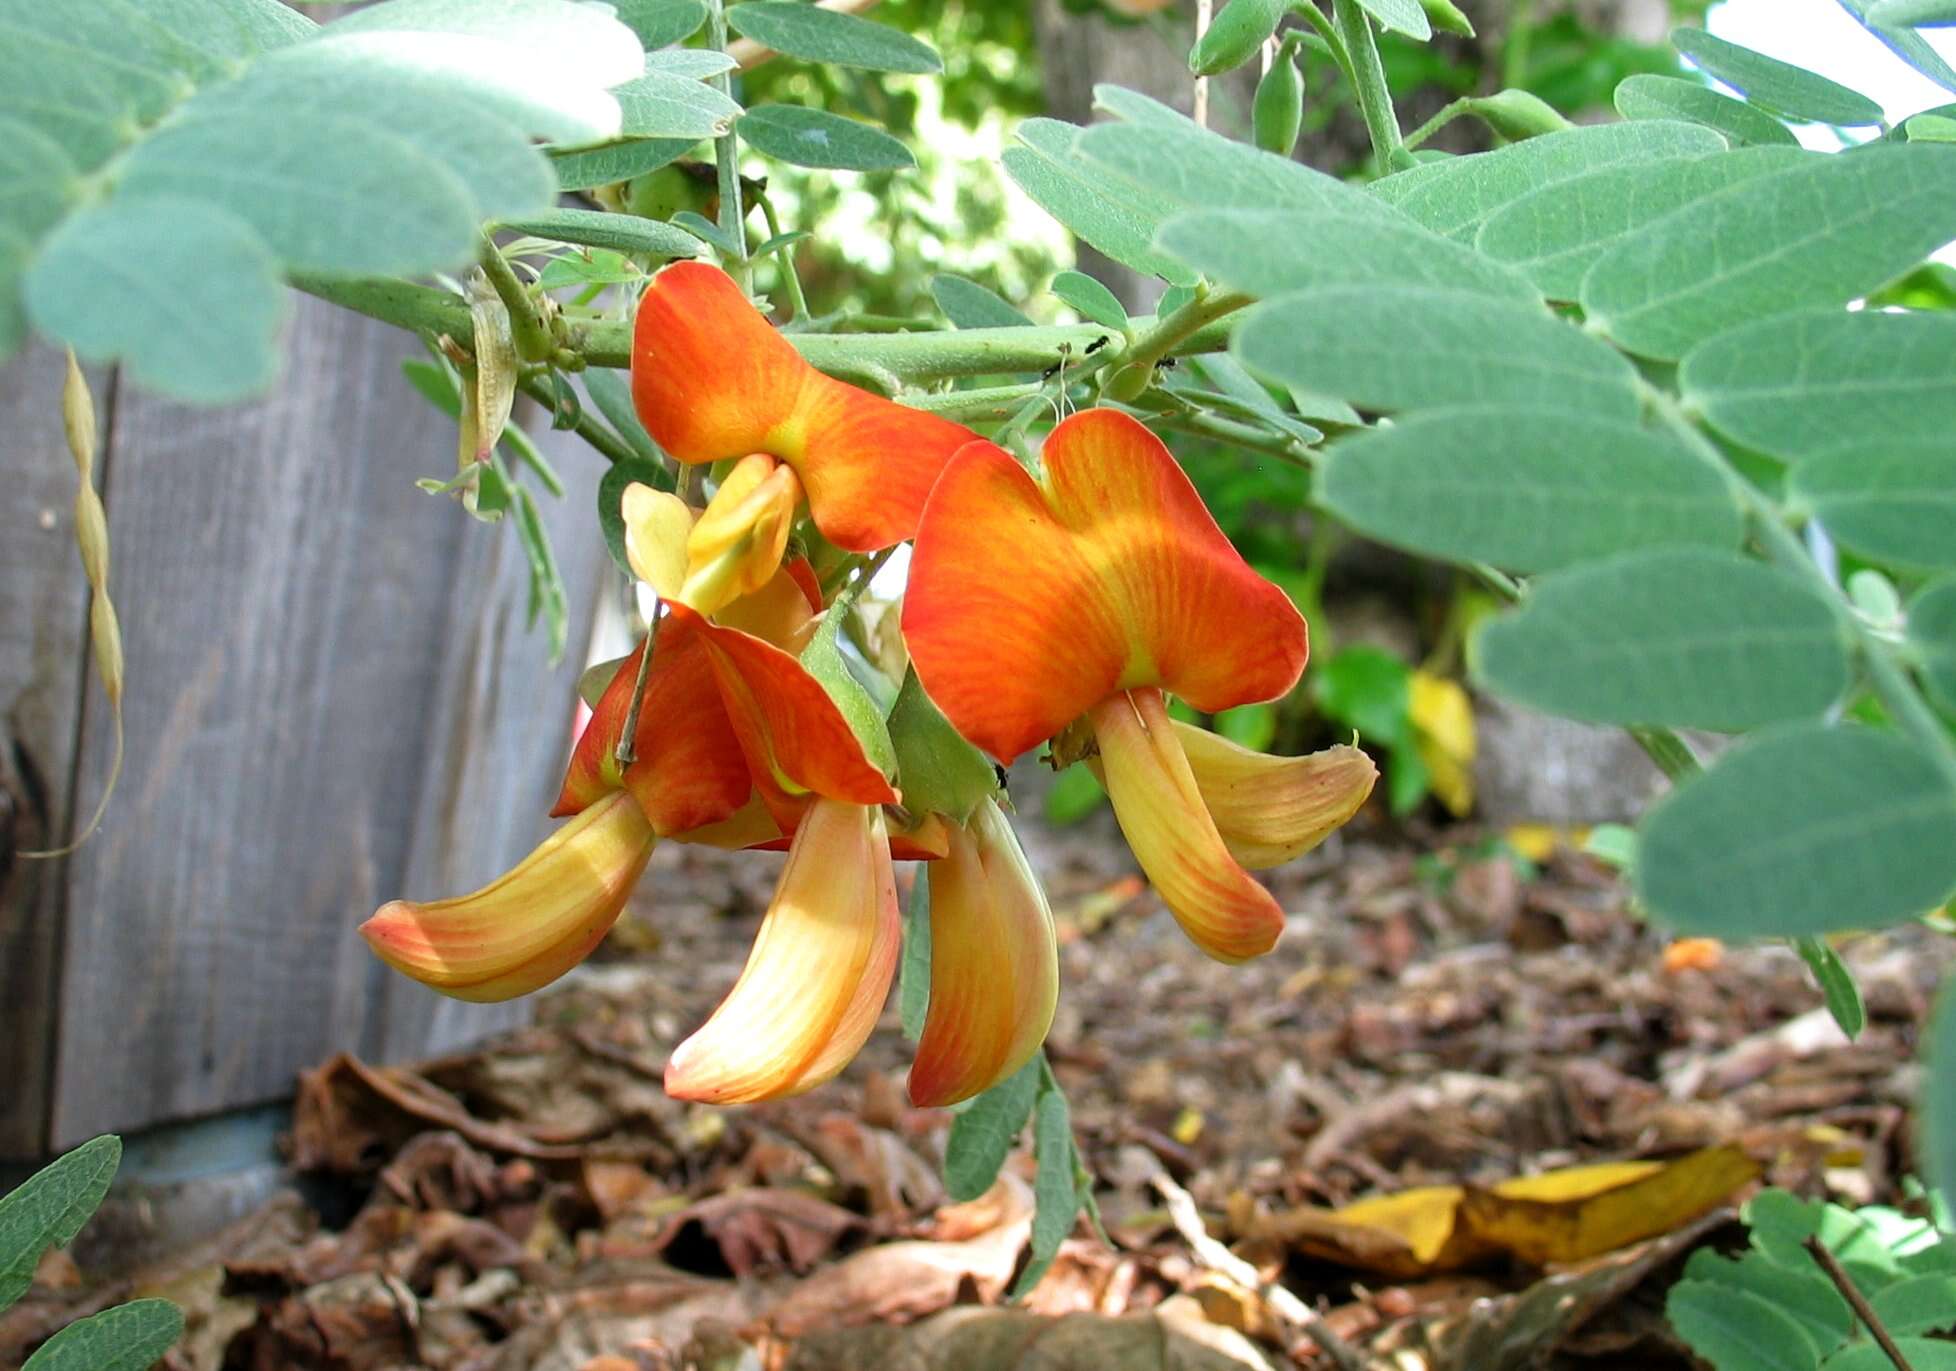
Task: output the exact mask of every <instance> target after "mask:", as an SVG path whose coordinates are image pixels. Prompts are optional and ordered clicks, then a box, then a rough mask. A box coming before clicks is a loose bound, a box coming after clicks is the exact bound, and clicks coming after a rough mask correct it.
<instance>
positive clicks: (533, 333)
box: [477, 232, 557, 362]
mask: <svg viewBox="0 0 1956 1371" xmlns="http://www.w3.org/2000/svg"><path fill="white" fill-rule="evenodd" d="M477 256H478V257H479V259H480V260H481V262H482V274H483V275H485V276H487V277H488V278H489V284H490V285H492V286H494V287H495V288H496V294H497V295H498V296H500V297H501V299H502V302H503V308H504V309H506V310H508V311H509V336H510V341H512V342H514V343H515V344H516V355H517V356H518V357H521V358H522V359H523V360H524V361H526V362H541V361H543V360H544V359H545V358H546V357H549V356H550V355H551V354H552V353H553V352H555V351H556V350H557V343H556V340H555V339H553V338H552V337H551V336H550V326H549V325H548V324H546V323H544V322H543V315H542V314H541V313H539V312H538V310H537V302H536V297H535V296H533V295H531V294H530V292H529V291H527V290H525V289H523V283H522V282H521V281H519V280H517V279H516V273H515V272H514V271H512V270H511V269H510V265H509V259H508V258H507V257H505V256H503V252H502V249H501V248H499V247H497V246H496V240H495V239H494V238H492V237H490V236H489V234H488V233H487V232H484V233H483V234H482V244H481V248H480V250H479V252H478V254H477Z"/></svg>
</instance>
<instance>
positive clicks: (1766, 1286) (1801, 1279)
mask: <svg viewBox="0 0 1956 1371" xmlns="http://www.w3.org/2000/svg"><path fill="white" fill-rule="evenodd" d="M1801 1255H1802V1256H1805V1255H1806V1254H1805V1253H1804V1252H1802V1253H1801ZM1684 1279H1685V1280H1687V1281H1693V1282H1703V1283H1705V1284H1708V1285H1712V1286H1716V1287H1719V1288H1723V1289H1729V1290H1731V1291H1732V1292H1733V1293H1734V1294H1737V1293H1739V1292H1741V1291H1744V1292H1749V1293H1751V1294H1753V1295H1756V1296H1758V1297H1759V1298H1760V1299H1762V1300H1765V1301H1766V1302H1767V1303H1768V1304H1771V1305H1772V1306H1773V1307H1774V1308H1776V1309H1778V1310H1779V1311H1780V1313H1782V1314H1785V1315H1787V1316H1788V1317H1790V1318H1791V1319H1792V1320H1793V1321H1794V1322H1795V1323H1797V1324H1799V1325H1800V1329H1801V1331H1802V1332H1804V1333H1805V1334H1806V1335H1807V1337H1808V1339H1809V1340H1810V1341H1811V1342H1812V1344H1813V1346H1814V1348H1815V1351H1814V1356H1815V1358H1816V1359H1818V1357H1819V1356H1820V1352H1821V1350H1823V1349H1828V1348H1834V1347H1838V1346H1839V1345H1840V1344H1841V1342H1842V1341H1843V1340H1845V1339H1846V1337H1847V1335H1848V1334H1849V1333H1850V1332H1851V1331H1852V1330H1853V1328H1854V1314H1853V1311H1852V1310H1850V1309H1849V1308H1848V1307H1847V1301H1846V1300H1844V1299H1842V1298H1841V1296H1840V1292H1839V1291H1837V1290H1835V1289H1834V1286H1833V1283H1832V1282H1831V1281H1829V1280H1828V1279H1827V1277H1826V1276H1825V1275H1823V1274H1822V1273H1821V1270H1820V1268H1819V1267H1818V1266H1816V1265H1815V1264H1814V1263H1813V1262H1812V1260H1810V1259H1809V1260H1808V1261H1807V1263H1806V1265H1805V1266H1803V1267H1801V1266H1782V1265H1780V1264H1779V1263H1778V1262H1776V1261H1774V1260H1773V1259H1772V1258H1771V1257H1768V1256H1767V1255H1766V1254H1765V1253H1763V1252H1761V1251H1759V1250H1758V1249H1757V1248H1753V1249H1751V1250H1749V1251H1746V1252H1745V1253H1743V1254H1742V1255H1741V1256H1740V1257H1739V1259H1738V1260H1736V1261H1735V1260H1733V1259H1732V1258H1730V1257H1726V1256H1722V1255H1720V1254H1719V1253H1718V1252H1715V1251H1713V1250H1712V1249H1711V1248H1709V1247H1701V1248H1699V1249H1698V1250H1697V1251H1696V1252H1693V1253H1692V1254H1691V1260H1690V1261H1688V1262H1686V1263H1685V1267H1684Z"/></svg>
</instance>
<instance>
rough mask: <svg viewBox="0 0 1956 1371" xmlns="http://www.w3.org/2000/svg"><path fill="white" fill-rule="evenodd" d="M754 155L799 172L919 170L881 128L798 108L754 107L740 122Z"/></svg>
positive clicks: (899, 144) (741, 130) (914, 159)
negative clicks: (817, 169)
mask: <svg viewBox="0 0 1956 1371" xmlns="http://www.w3.org/2000/svg"><path fill="white" fill-rule="evenodd" d="M740 136H741V138H742V139H743V140H744V141H745V142H746V143H747V144H748V145H749V146H751V147H752V148H753V149H754V150H755V151H757V152H761V153H765V154H766V155H767V156H769V157H774V158H778V159H779V160H781V161H783V162H788V163H791V164H792V165H794V166H798V167H826V168H830V169H833V170H837V171H898V170H907V169H908V168H911V167H914V166H916V165H917V159H916V158H915V157H912V156H911V155H910V149H909V148H906V147H905V146H904V145H903V144H902V143H899V142H898V141H897V140H896V139H894V138H892V137H890V135H889V134H887V133H885V132H883V130H881V129H879V128H874V127H872V126H871V125H869V124H864V123H860V122H858V121H857V120H854V119H845V118H843V117H842V116H841V115H839V114H830V113H829V112H828V111H826V110H818V109H808V108H806V107H804V106H801V105H758V106H756V107H755V108H753V109H750V110H748V111H747V113H746V114H745V115H743V116H742V117H741V120H740Z"/></svg>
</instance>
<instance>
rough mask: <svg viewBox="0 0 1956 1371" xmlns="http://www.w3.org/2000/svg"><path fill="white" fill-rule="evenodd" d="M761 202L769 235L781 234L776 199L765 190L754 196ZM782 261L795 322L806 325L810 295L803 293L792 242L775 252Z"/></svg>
mask: <svg viewBox="0 0 1956 1371" xmlns="http://www.w3.org/2000/svg"><path fill="white" fill-rule="evenodd" d="M754 198H755V199H757V200H759V201H760V202H761V214H762V216H763V217H764V218H766V220H767V236H768V237H769V238H779V237H780V236H781V221H780V220H779V219H777V218H775V217H774V201H772V200H770V199H768V198H767V195H766V193H765V192H763V193H762V194H760V195H757V196H755V197H754ZM774 256H775V260H776V261H778V262H780V263H781V284H782V286H783V288H784V289H786V290H787V292H788V307H789V308H790V309H792V310H794V312H795V319H794V321H795V324H796V325H797V326H798V327H805V326H806V325H807V322H808V297H807V296H805V295H803V294H802V293H801V273H800V272H799V271H797V270H796V269H795V252H794V244H793V243H790V244H789V245H788V246H787V247H785V248H782V249H781V250H780V251H779V252H777V253H775V254H774Z"/></svg>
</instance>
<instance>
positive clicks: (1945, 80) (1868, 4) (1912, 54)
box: [1840, 0, 1956, 91]
mask: <svg viewBox="0 0 1956 1371" xmlns="http://www.w3.org/2000/svg"><path fill="white" fill-rule="evenodd" d="M1877 3H1878V0H1840V7H1841V8H1842V9H1844V10H1846V11H1847V12H1848V13H1849V14H1851V15H1853V16H1854V17H1855V18H1856V19H1858V20H1859V21H1860V22H1861V26H1862V27H1863V28H1865V29H1867V31H1868V32H1869V33H1872V34H1873V35H1874V36H1875V37H1876V38H1879V39H1880V40H1881V41H1882V42H1883V43H1884V44H1886V45H1887V47H1888V50H1889V51H1890V52H1892V53H1894V54H1895V55H1896V56H1897V57H1899V58H1901V59H1902V60H1903V61H1904V62H1906V63H1908V64H1909V65H1910V66H1911V67H1914V68H1915V69H1916V70H1917V71H1919V72H1921V73H1922V74H1923V75H1924V76H1926V77H1928V78H1929V79H1930V80H1931V81H1934V82H1935V83H1936V84H1937V85H1939V86H1941V87H1942V88H1943V89H1944V90H1950V91H1956V68H1952V67H1951V66H1950V65H1949V63H1947V62H1945V61H1944V60H1943V58H1942V54H1941V53H1939V52H1937V51H1936V50H1935V49H1934V48H1932V47H1930V46H1929V40H1928V39H1926V38H1924V37H1923V36H1922V35H1921V34H1919V33H1917V32H1915V31H1914V30H1913V29H1904V28H1890V27H1888V26H1887V25H1884V24H1877V23H1875V22H1874V21H1873V11H1874V8H1875V6H1876V4H1877Z"/></svg>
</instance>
